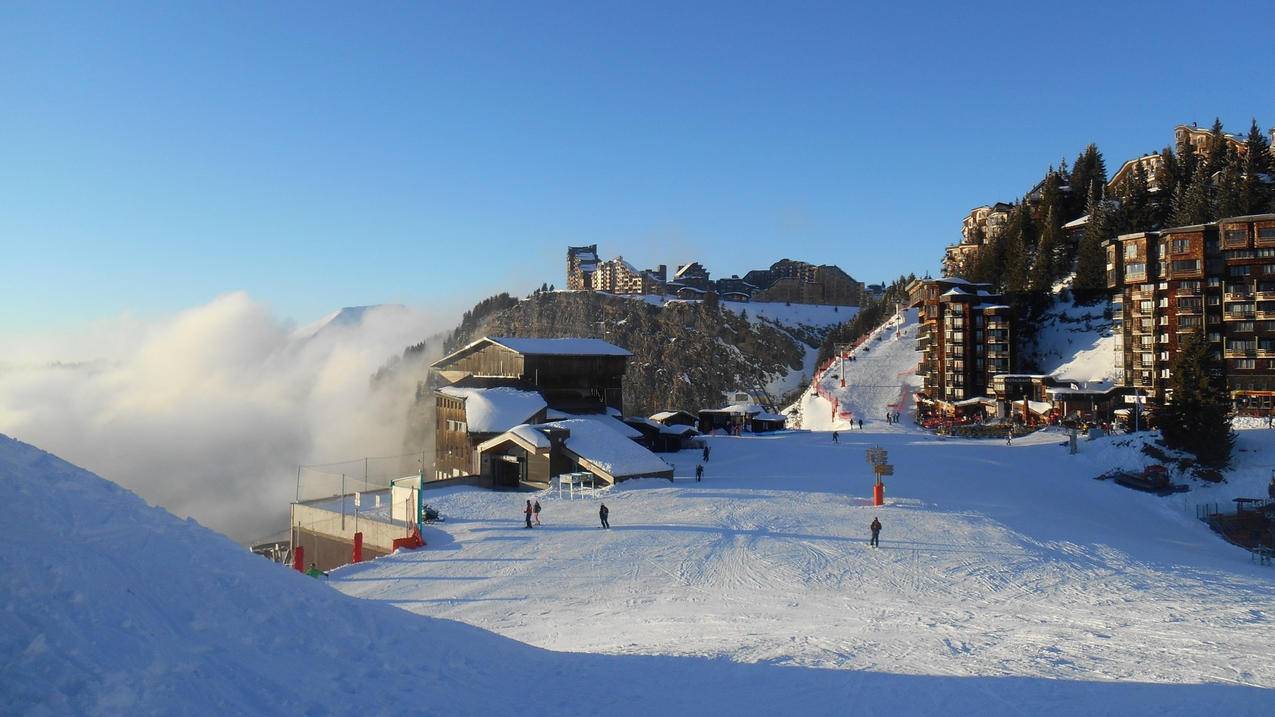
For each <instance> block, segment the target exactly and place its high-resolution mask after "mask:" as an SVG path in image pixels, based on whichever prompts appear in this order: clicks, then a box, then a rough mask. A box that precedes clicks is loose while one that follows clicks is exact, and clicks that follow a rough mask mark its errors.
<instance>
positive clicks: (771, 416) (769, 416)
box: [753, 411, 788, 423]
mask: <svg viewBox="0 0 1275 717" xmlns="http://www.w3.org/2000/svg"><path fill="white" fill-rule="evenodd" d="M753 420H754V421H783V422H785V423H786V422H787V421H788V417H787V416H781V415H779V414H778V413H771V412H769V411H762V412H761V413H758V414H757V415H755V416H753Z"/></svg>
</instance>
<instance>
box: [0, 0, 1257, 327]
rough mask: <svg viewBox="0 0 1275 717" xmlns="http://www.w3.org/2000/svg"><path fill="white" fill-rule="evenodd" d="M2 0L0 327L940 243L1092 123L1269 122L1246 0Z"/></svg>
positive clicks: (892, 254)
mask: <svg viewBox="0 0 1275 717" xmlns="http://www.w3.org/2000/svg"><path fill="white" fill-rule="evenodd" d="M879 5H890V7H870V8H869V7H864V8H855V7H851V6H850V4H849V3H827V4H809V5H806V4H794V3H782V4H781V3H759V4H755V5H751V4H746V3H735V2H732V3H667V4H663V3H655V2H641V3H607V2H599V3H561V4H558V3H550V2H536V3H512V2H511V3H493V4H489V3H480V2H465V3H446V4H443V3H436V4H435V3H424V2H420V3H401V4H400V3H348V4H346V5H345V6H344V7H343V6H341V5H331V4H325V3H313V2H307V3H283V2H279V3H252V2H209V3H195V2H183V3H175V4H171V6H170V7H165V6H162V5H161V4H158V3H140V4H129V3H110V4H101V3H98V4H73V3H44V2H31V3H27V2H17V3H5V4H4V5H3V6H0V67H3V68H4V71H3V72H0V108H3V109H2V110H0V268H3V281H2V283H0V300H2V301H3V305H4V306H5V311H4V312H0V336H3V335H8V336H10V337H13V336H20V335H22V334H23V333H24V332H34V331H42V330H63V329H66V330H74V329H75V327H77V326H81V325H84V324H85V323H87V322H90V321H93V320H95V319H99V318H103V317H108V316H112V315H116V314H120V313H124V312H127V313H131V314H134V315H137V316H141V317H147V316H154V315H163V314H168V313H172V312H174V311H177V310H180V309H183V308H186V307H189V306H192V305H197V304H201V303H205V302H207V301H208V300H210V299H211V298H213V297H214V296H216V295H218V294H222V293H225V292H228V291H233V290H245V291H247V292H249V293H250V294H251V295H252V296H253V297H255V298H257V299H259V300H262V301H265V302H267V303H269V304H270V305H271V306H273V307H274V308H275V309H276V310H277V311H278V312H279V313H281V314H283V315H286V316H292V317H295V318H296V319H297V320H298V321H302V322H304V321H307V320H309V319H313V318H315V317H317V316H319V315H321V314H323V313H326V312H327V311H328V310H330V309H332V308H336V307H339V306H343V305H353V304H367V303H379V302H404V303H409V304H414V305H425V306H436V307H439V308H441V309H444V310H455V309H457V308H458V307H463V306H467V305H469V304H471V303H472V302H473V301H475V300H477V299H478V298H481V297H482V296H484V295H487V294H489V293H492V292H494V291H496V290H501V289H508V290H511V291H515V292H525V291H527V290H530V289H531V288H533V287H535V286H539V285H540V283H541V282H542V281H543V282H551V283H556V284H559V285H561V284H562V283H563V263H564V253H565V246H566V245H568V244H572V243H577V244H579V243H597V244H599V245H600V250H601V252H602V254H603V255H604V256H612V255H615V254H623V255H624V256H625V257H626V258H629V259H630V260H631V261H633V262H634V263H636V264H640V265H643V266H646V265H654V264H656V263H666V264H670V265H672V264H675V263H678V262H680V261H685V260H687V258H695V259H699V260H702V261H703V262H704V263H705V264H707V265H708V267H709V269H710V270H711V271H713V272H714V274H715V275H730V274H732V273H740V274H742V273H743V272H744V271H746V270H748V269H750V268H754V267H760V266H765V265H768V264H770V263H771V262H772V261H774V260H776V259H779V258H782V257H791V258H799V259H806V260H810V261H816V262H829V263H836V264H839V265H841V266H842V267H843V268H845V269H847V270H848V271H849V272H850V273H852V274H853V275H854V276H856V277H857V278H859V279H861V280H866V281H877V280H881V279H886V278H890V277H893V276H896V275H898V274H899V273H902V272H908V271H916V272H918V273H921V272H924V271H927V270H933V269H935V268H936V266H937V263H938V260H939V258H940V257H941V253H942V247H943V245H944V244H946V243H949V242H952V241H955V240H956V239H958V238H959V231H958V230H959V226H960V220H961V217H962V216H963V215H964V213H965V212H966V211H967V210H968V209H969V208H970V207H972V206H975V205H978V204H982V203H987V202H991V201H996V200H1001V199H1006V200H1008V199H1013V198H1014V196H1015V195H1016V194H1017V193H1020V192H1022V191H1024V190H1025V189H1026V188H1028V187H1030V185H1031V184H1032V183H1033V182H1034V181H1035V180H1036V179H1038V178H1039V177H1040V176H1041V174H1042V172H1043V170H1044V169H1045V168H1046V167H1047V166H1048V165H1049V164H1051V163H1055V162H1057V160H1058V159H1059V158H1060V157H1063V156H1065V157H1067V158H1068V160H1070V159H1072V158H1074V157H1075V155H1076V154H1077V152H1079V151H1080V150H1081V149H1082V148H1083V147H1084V145H1085V144H1086V143H1088V142H1091V141H1093V142H1097V143H1098V145H1099V147H1100V148H1101V149H1102V150H1103V152H1104V154H1105V155H1106V157H1107V163H1108V167H1109V168H1111V169H1113V170H1114V168H1115V167H1116V166H1118V165H1119V163H1120V162H1121V161H1122V160H1124V159H1126V158H1128V157H1131V156H1135V155H1137V154H1141V153H1143V152H1146V151H1150V150H1154V149H1158V148H1159V147H1161V146H1163V145H1165V144H1166V143H1168V142H1169V141H1170V140H1171V130H1172V127H1173V126H1174V125H1175V124H1177V123H1179V122H1182V121H1197V122H1199V123H1201V124H1207V123H1209V122H1211V121H1212V119H1213V117H1214V116H1216V115H1220V116H1221V117H1222V118H1223V119H1224V120H1225V121H1226V123H1227V127H1228V129H1230V130H1231V131H1236V132H1238V131H1244V130H1247V128H1248V124H1249V120H1250V118H1251V117H1253V116H1254V115H1256V116H1257V119H1258V120H1259V122H1261V123H1262V124H1263V126H1264V127H1269V126H1271V125H1275V101H1273V100H1275V82H1273V81H1272V80H1275V62H1272V61H1271V56H1270V51H1271V48H1272V40H1271V38H1270V35H1269V30H1270V27H1272V25H1273V24H1275V6H1272V5H1271V4H1270V3H1266V2H1254V3H1214V4H1204V3H1199V2H1193V3H1172V2H1168V3H1159V4H1157V5H1155V6H1151V5H1148V4H1144V3H1128V4H1123V3H1119V2H1103V3H1094V4H1088V3H1070V4H1067V7H1060V8H1042V7H1036V6H1032V5H1030V4H1028V5H1024V4H1023V3H1021V2H1018V3H1008V2H1006V3H933V4H931V3H906V4H905V3H882V4H879Z"/></svg>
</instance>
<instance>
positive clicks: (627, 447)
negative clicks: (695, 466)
mask: <svg viewBox="0 0 1275 717" xmlns="http://www.w3.org/2000/svg"><path fill="white" fill-rule="evenodd" d="M592 418H595V417H591V418H583V417H580V418H569V419H567V420H565V421H554V422H552V423H549V424H546V425H550V426H554V427H556V428H565V429H566V430H567V431H569V432H570V435H569V436H567V439H566V442H565V444H564V445H565V446H566V449H567V450H568V451H570V452H572V453H574V454H576V455H577V456H579V457H580V458H582V459H584V460H586V461H588V462H589V463H592V464H593V465H595V466H597V467H598V468H600V469H602V470H604V471H606V472H607V473H609V474H610V475H611V476H612V477H613V478H616V479H619V478H631V477H637V476H644V475H667V474H671V472H672V470H673V469H672V466H670V465H669V464H667V463H665V462H664V461H662V460H660V459H659V457H657V456H656V455H655V454H654V453H652V452H650V451H648V450H647V449H645V448H643V447H642V446H639V445H638V444H636V443H634V442H633V441H632V440H630V439H628V438H626V437H625V436H623V435H621V434H620V433H618V432H617V431H615V430H613V429H612V428H609V427H608V426H607V424H605V423H603V422H602V421H597V420H592ZM621 425H623V424H621ZM630 430H632V429H631V428H630Z"/></svg>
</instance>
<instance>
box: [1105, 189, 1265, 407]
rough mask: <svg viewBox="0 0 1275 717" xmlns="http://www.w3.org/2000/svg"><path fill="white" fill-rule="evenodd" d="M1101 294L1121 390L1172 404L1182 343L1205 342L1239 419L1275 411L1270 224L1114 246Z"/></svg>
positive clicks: (1235, 221) (1139, 236) (1147, 236)
mask: <svg viewBox="0 0 1275 717" xmlns="http://www.w3.org/2000/svg"><path fill="white" fill-rule="evenodd" d="M1107 285H1108V287H1109V288H1110V289H1111V290H1112V291H1113V292H1114V295H1113V297H1112V301H1113V304H1112V307H1113V316H1114V320H1115V321H1114V324H1115V326H1114V330H1115V334H1116V356H1115V360H1116V366H1117V368H1118V369H1119V375H1120V377H1121V379H1122V384H1123V386H1124V387H1125V388H1127V389H1132V390H1134V391H1136V392H1137V393H1139V394H1141V395H1146V396H1148V397H1149V398H1151V399H1152V400H1154V401H1156V402H1161V403H1162V402H1164V401H1167V400H1172V395H1171V393H1170V391H1169V390H1168V384H1169V366H1170V364H1171V363H1172V361H1173V359H1174V357H1175V356H1176V355H1177V352H1178V349H1179V347H1180V346H1181V345H1182V342H1183V341H1184V340H1185V339H1186V337H1187V336H1188V335H1190V334H1192V333H1202V334H1203V335H1204V336H1205V337H1206V338H1207V340H1208V341H1209V343H1210V345H1211V346H1212V347H1213V349H1214V351H1215V352H1216V354H1217V356H1218V357H1219V358H1221V359H1222V361H1223V366H1224V371H1225V375H1226V381H1227V386H1228V389H1229V390H1230V394H1231V398H1232V400H1233V401H1234V402H1235V407H1236V410H1238V411H1240V412H1241V413H1260V414H1265V413H1267V412H1269V411H1271V410H1272V408H1275V214H1262V215H1254V216H1245V217H1232V218H1229V219H1223V220H1221V221H1219V222H1216V223H1209V224H1197V225H1194V226H1187V227H1174V228H1170V229H1164V230H1161V231H1159V232H1138V233H1135V234H1124V235H1121V236H1119V237H1116V238H1115V239H1113V240H1111V241H1110V242H1108V244H1107Z"/></svg>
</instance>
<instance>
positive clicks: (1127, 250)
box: [1124, 242, 1138, 259]
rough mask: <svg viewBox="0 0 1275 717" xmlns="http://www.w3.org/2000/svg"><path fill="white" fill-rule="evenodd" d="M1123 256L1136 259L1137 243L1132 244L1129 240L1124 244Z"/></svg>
mask: <svg viewBox="0 0 1275 717" xmlns="http://www.w3.org/2000/svg"><path fill="white" fill-rule="evenodd" d="M1124 258H1126V259H1137V258H1138V245H1137V244H1134V243H1133V242H1129V243H1128V244H1125V245H1124Z"/></svg>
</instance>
